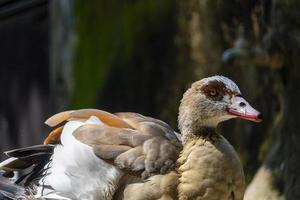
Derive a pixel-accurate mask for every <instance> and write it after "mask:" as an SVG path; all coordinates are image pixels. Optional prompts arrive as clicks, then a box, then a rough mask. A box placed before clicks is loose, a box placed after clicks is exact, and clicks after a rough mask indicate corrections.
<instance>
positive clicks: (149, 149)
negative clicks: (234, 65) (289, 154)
mask: <svg viewBox="0 0 300 200" xmlns="http://www.w3.org/2000/svg"><path fill="white" fill-rule="evenodd" d="M235 117H240V118H243V119H248V120H251V121H257V122H258V121H260V120H261V119H260V118H261V116H260V114H259V112H257V111H256V110H255V109H253V108H252V107H251V106H250V105H249V104H248V102H246V100H245V99H244V98H243V97H242V96H241V93H240V90H239V88H238V87H237V86H236V84H235V83H234V82H233V81H231V80H230V79H228V78H226V77H223V76H213V77H209V78H205V79H202V80H200V81H197V82H195V83H194V84H193V85H192V87H191V88H190V89H188V90H187V92H186V93H185V94H184V96H183V99H182V101H181V105H180V108H179V117H178V123H179V129H180V131H181V136H179V134H177V133H176V132H175V131H174V130H173V129H172V128H171V127H170V126H169V125H167V124H166V123H164V122H163V121H160V120H158V119H154V118H151V117H146V116H143V115H140V114H137V113H115V114H111V113H108V112H105V111H101V110H96V109H82V110H75V111H65V112H62V113H58V114H56V115H54V116H53V117H51V118H49V119H48V120H47V121H46V124H48V125H49V126H51V127H55V129H54V130H53V131H52V132H51V133H50V134H49V136H48V137H47V138H46V140H45V141H44V143H45V144H44V145H38V146H35V147H28V148H24V149H17V150H13V151H9V152H7V155H8V156H10V157H11V158H9V159H8V160H5V161H3V162H2V163H1V164H0V168H1V169H2V170H4V171H5V173H4V175H5V176H9V174H11V172H13V171H23V170H25V169H26V170H27V171H28V168H31V173H29V174H27V175H25V176H23V177H22V178H19V179H18V180H17V182H16V183H17V184H18V185H22V186H24V187H25V191H27V192H24V193H23V194H22V195H21V196H22V197H24V198H31V197H32V196H35V198H44V199H46V198H54V199H73V200H76V199H83V200H84V199H86V200H97V199H101V200H102V199H103V200H111V199H125V200H142V199H148V200H156V199H157V200H158V199H160V200H169V199H179V200H188V199H199V200H200V199H201V200H242V199H243V195H244V188H245V180H244V173H243V168H242V165H241V162H240V160H239V158H238V156H237V154H236V152H235V150H234V148H233V147H232V146H231V145H230V144H229V142H228V141H227V140H226V139H225V138H224V137H223V136H222V135H220V134H219V133H218V132H217V131H216V127H217V125H218V124H219V123H220V122H222V121H225V120H228V119H231V118H235ZM0 183H1V180H0ZM0 185H1V184H0ZM29 186H31V187H29ZM32 186H34V187H32ZM14 187H16V184H14V183H11V185H6V187H4V188H0V194H3V195H4V196H6V197H7V198H8V199H9V198H12V197H13V196H14V195H18V197H20V192H18V194H15V193H14V192H8V191H14V190H9V189H11V188H14ZM18 187H19V186H18ZM18 191H19V190H18Z"/></svg>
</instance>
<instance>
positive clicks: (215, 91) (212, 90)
mask: <svg viewBox="0 0 300 200" xmlns="http://www.w3.org/2000/svg"><path fill="white" fill-rule="evenodd" d="M209 94H210V96H216V95H217V90H215V89H211V90H210V92H209Z"/></svg>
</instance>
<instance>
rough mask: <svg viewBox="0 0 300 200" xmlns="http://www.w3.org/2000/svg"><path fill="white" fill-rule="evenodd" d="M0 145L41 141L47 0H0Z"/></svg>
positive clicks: (46, 78) (45, 114)
mask: <svg viewBox="0 0 300 200" xmlns="http://www.w3.org/2000/svg"><path fill="white" fill-rule="evenodd" d="M0 91H1V95H0V137H1V140H0V150H1V151H3V150H7V149H9V148H13V147H20V146H26V145H30V144H37V143H40V142H41V138H42V137H43V136H44V134H45V130H44V129H45V126H44V125H43V121H44V120H45V118H46V117H48V116H49V110H50V102H49V92H50V90H49V12H48V1H45V0H36V1H29V0H22V1H0Z"/></svg>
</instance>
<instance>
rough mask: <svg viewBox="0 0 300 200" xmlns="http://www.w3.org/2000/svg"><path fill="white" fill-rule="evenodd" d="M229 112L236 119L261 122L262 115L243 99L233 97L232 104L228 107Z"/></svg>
mask: <svg viewBox="0 0 300 200" xmlns="http://www.w3.org/2000/svg"><path fill="white" fill-rule="evenodd" d="M227 112H228V113H229V114H230V115H234V116H236V117H239V118H242V119H246V120H250V121H254V122H261V121H262V114H261V113H260V112H258V111H257V110H255V109H254V108H253V107H252V106H251V105H250V104H249V103H248V102H247V101H246V100H245V99H244V98H243V97H241V96H233V97H232V98H231V104H230V105H229V106H228V107H227Z"/></svg>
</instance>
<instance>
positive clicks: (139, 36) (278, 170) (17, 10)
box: [0, 0, 300, 200]
mask: <svg viewBox="0 0 300 200" xmlns="http://www.w3.org/2000/svg"><path fill="white" fill-rule="evenodd" d="M299 10H300V1H297V0H243V1H241V0H227V1H221V0H184V1H180V0H178V1H172V0H165V1H158V0H124V1H116V0H90V1H88V2H87V1H84V0H22V1H18V0H0V83H1V84H0V91H1V96H0V136H1V140H0V143H1V145H0V149H1V151H4V150H8V149H11V148H17V147H22V146H28V145H33V144H39V143H41V142H42V141H43V138H44V137H45V136H46V135H47V134H48V132H49V129H48V128H47V127H46V125H44V124H43V122H44V121H45V119H47V118H48V117H49V116H51V115H53V114H54V113H56V112H60V111H63V110H66V109H77V108H90V107H92V108H99V109H103V110H107V111H110V112H117V111H133V112H139V113H141V114H144V115H148V116H152V117H155V118H159V119H162V120H164V121H166V122H167V123H169V124H170V125H171V126H172V127H173V128H174V129H176V130H177V113H178V106H179V103H180V99H181V97H182V94H183V92H184V91H185V90H186V89H187V88H188V87H189V86H190V84H191V83H192V82H194V81H196V80H199V79H201V78H203V77H207V76H211V75H215V74H220V75H225V76H228V77H229V78H231V79H232V80H234V81H235V82H236V83H237V84H238V85H239V87H240V89H241V91H242V92H243V96H245V97H246V99H247V100H248V101H249V102H251V104H252V105H253V107H255V108H257V109H258V110H260V111H261V112H262V113H263V114H264V121H263V123H261V124H254V123H251V122H246V121H242V120H232V121H229V122H227V123H224V124H222V126H221V129H222V132H223V133H224V135H225V137H226V138H227V139H228V140H229V141H230V142H231V143H232V144H233V146H234V147H235V148H236V150H237V151H238V153H239V155H240V157H241V159H242V162H243V164H244V170H245V173H246V178H247V183H249V184H250V185H249V187H248V189H247V193H246V197H245V199H253V200H254V199H258V200H259V199H262V200H264V199H266V200H267V199H268V200H269V199H270V200H272V199H300V145H299V144H298V142H299V143H300V135H299V128H300V123H299V122H300V121H299V116H300V106H299V105H298V103H299V97H300V84H299V82H300V81H299V80H300V68H299V65H300V21H299V17H300V14H299Z"/></svg>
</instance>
